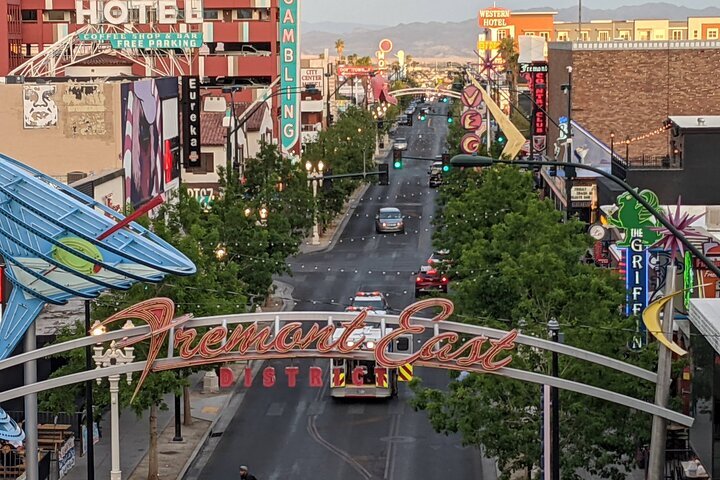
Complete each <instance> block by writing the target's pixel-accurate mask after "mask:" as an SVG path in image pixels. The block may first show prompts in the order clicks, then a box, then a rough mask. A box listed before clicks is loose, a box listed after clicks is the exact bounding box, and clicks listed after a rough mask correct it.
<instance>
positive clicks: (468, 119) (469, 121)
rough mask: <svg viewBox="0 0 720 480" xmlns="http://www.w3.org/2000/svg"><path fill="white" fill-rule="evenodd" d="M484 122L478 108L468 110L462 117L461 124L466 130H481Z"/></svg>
mask: <svg viewBox="0 0 720 480" xmlns="http://www.w3.org/2000/svg"><path fill="white" fill-rule="evenodd" d="M482 124H483V118H482V114H481V113H480V112H478V111H477V110H472V109H470V110H466V111H465V112H464V113H463V114H462V116H461V117H460V125H462V127H463V128H464V129H465V130H470V131H473V132H474V131H475V130H479V129H480V127H481V126H482Z"/></svg>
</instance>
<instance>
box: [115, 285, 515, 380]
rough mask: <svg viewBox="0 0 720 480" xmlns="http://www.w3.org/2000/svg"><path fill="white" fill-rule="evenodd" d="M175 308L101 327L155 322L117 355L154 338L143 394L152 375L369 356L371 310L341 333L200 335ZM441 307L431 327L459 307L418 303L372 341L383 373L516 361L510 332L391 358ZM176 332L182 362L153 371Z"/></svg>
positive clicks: (222, 331) (323, 329) (133, 312)
mask: <svg viewBox="0 0 720 480" xmlns="http://www.w3.org/2000/svg"><path fill="white" fill-rule="evenodd" d="M172 305H173V304H172V301H171V300H169V299H166V298H156V299H152V300H147V301H145V302H141V303H139V304H137V305H134V306H133V307H130V308H128V309H125V310H123V311H121V312H118V313H116V314H115V315H113V316H112V317H110V318H108V319H107V320H105V321H104V322H103V325H108V324H111V323H116V322H120V321H125V320H127V319H133V318H144V319H148V318H149V317H154V318H152V319H151V320H149V321H147V323H148V324H149V325H150V329H151V332H150V334H146V335H141V336H139V337H137V338H130V339H126V340H122V341H119V342H118V348H123V347H125V346H129V345H133V344H135V343H138V342H140V341H143V340H146V339H147V338H150V341H151V343H150V348H149V353H148V357H147V361H146V364H145V369H144V371H143V373H142V375H141V378H140V381H139V382H138V386H137V389H138V390H139V388H140V386H141V385H142V382H143V381H144V379H145V378H146V377H147V375H148V374H149V373H150V372H153V371H163V370H173V369H177V368H183V367H188V366H198V365H208V364H215V363H221V362H231V361H239V360H253V359H279V358H322V357H325V358H339V357H343V358H353V357H357V358H366V355H367V354H368V353H370V352H369V350H368V349H367V346H366V341H365V340H366V337H365V336H364V333H363V332H364V329H365V328H367V327H368V325H367V324H366V323H365V320H366V318H367V312H366V311H362V312H360V313H359V314H358V315H357V317H355V318H354V319H353V320H352V321H349V322H343V324H342V325H341V326H340V327H337V326H336V325H335V324H332V323H327V322H324V323H314V324H312V325H311V326H310V328H309V329H308V328H304V327H307V325H306V324H304V323H303V322H288V323H286V324H285V325H284V326H282V328H278V329H277V330H276V327H274V326H273V325H267V326H264V327H260V326H259V325H258V323H257V322H255V323H251V324H238V325H237V326H236V327H234V328H233V329H229V328H228V327H227V326H225V325H219V326H216V327H212V328H209V329H207V330H206V331H204V332H203V333H200V332H198V330H197V329H195V328H183V327H182V324H183V323H185V322H187V321H189V320H190V319H191V316H190V315H185V316H183V317H180V318H175V319H173V316H174V315H173V311H174V308H173V307H171V306H172ZM437 307H440V308H441V312H440V313H439V314H437V315H436V316H435V317H434V318H433V319H432V321H433V322H442V321H443V320H447V319H448V318H449V317H450V315H451V314H452V312H453V308H454V306H453V303H452V302H451V301H450V300H447V299H442V298H435V299H428V300H422V301H419V302H417V303H414V304H413V305H410V306H409V307H407V308H405V310H403V311H402V313H401V314H400V316H399V320H398V323H399V326H398V328H393V329H388V330H387V333H386V334H385V335H383V336H381V337H380V338H379V339H377V340H376V341H374V346H373V348H372V352H371V355H372V356H373V358H374V360H375V362H376V364H377V367H378V368H380V369H388V368H399V367H401V366H403V365H406V364H413V363H416V362H418V363H419V364H421V365H423V366H429V367H436V368H445V369H453V370H464V369H473V368H475V369H477V368H482V370H484V371H487V372H492V371H496V370H498V369H501V368H503V367H506V366H507V365H509V364H510V363H511V362H512V356H510V355H508V354H507V353H508V352H510V351H512V350H514V348H515V339H516V338H517V336H518V332H517V331H516V330H512V331H510V332H507V333H506V334H505V335H504V336H503V337H501V338H498V339H489V338H487V337H485V336H483V335H479V336H474V337H470V338H467V337H466V336H461V335H460V334H459V333H456V332H443V333H439V334H438V335H435V336H432V337H430V338H429V339H428V340H426V341H424V342H423V343H422V345H421V346H420V347H419V349H417V350H416V351H415V352H414V353H410V354H408V355H397V354H393V352H392V350H393V348H392V345H394V344H395V342H396V341H397V340H398V339H400V338H402V337H407V336H408V335H412V336H420V335H422V334H423V333H424V332H425V329H426V327H425V326H422V325H418V324H416V323H413V321H412V317H413V316H414V315H416V314H417V313H419V312H421V311H423V310H427V309H430V308H437ZM158 312H160V313H158ZM171 329H172V330H173V331H174V335H173V339H172V340H173V342H172V344H173V345H174V348H175V349H176V350H177V352H178V355H179V356H178V357H173V358H171V359H167V360H163V361H162V362H159V363H158V364H157V365H155V361H156V359H157V358H158V355H159V353H160V351H161V350H162V348H161V346H162V345H163V344H164V343H165V339H166V338H167V335H168V334H169V332H170V330H171ZM414 338H419V337H414ZM351 339H352V341H351ZM361 354H364V355H365V356H362V355H361ZM366 359H367V358H366ZM269 372H271V373H265V372H264V373H263V378H264V380H263V384H264V385H266V386H272V385H271V384H274V382H275V373H274V370H271V371H269ZM248 375H249V373H248V372H246V373H245V377H246V378H245V383H246V385H249V382H251V379H250V378H249V377H248ZM286 375H287V376H288V383H289V384H292V385H294V382H295V380H294V378H295V376H296V375H297V370H293V369H290V370H286ZM317 375H318V373H317V371H315V372H313V371H312V370H311V372H310V378H311V380H312V381H313V386H319V385H318V382H317V379H318V377H317ZM291 377H292V379H291ZM313 379H314V380H313ZM136 393H137V390H136Z"/></svg>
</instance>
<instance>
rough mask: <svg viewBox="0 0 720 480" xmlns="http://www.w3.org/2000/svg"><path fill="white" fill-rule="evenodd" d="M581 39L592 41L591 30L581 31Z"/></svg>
mask: <svg viewBox="0 0 720 480" xmlns="http://www.w3.org/2000/svg"><path fill="white" fill-rule="evenodd" d="M580 40H581V41H583V42H589V41H590V32H588V31H587V30H583V31H582V32H581V33H580Z"/></svg>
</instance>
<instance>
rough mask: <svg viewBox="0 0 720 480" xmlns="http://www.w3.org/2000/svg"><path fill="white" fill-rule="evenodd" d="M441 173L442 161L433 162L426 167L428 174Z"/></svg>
mask: <svg viewBox="0 0 720 480" xmlns="http://www.w3.org/2000/svg"><path fill="white" fill-rule="evenodd" d="M441 173H442V162H439V161H438V162H433V163H432V165H430V168H429V169H428V175H431V176H432V175H440V174H441Z"/></svg>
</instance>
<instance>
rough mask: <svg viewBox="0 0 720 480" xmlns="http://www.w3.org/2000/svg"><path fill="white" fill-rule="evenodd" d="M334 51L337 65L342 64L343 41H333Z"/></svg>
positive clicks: (339, 39)
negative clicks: (336, 56)
mask: <svg viewBox="0 0 720 480" xmlns="http://www.w3.org/2000/svg"><path fill="white" fill-rule="evenodd" d="M335 51H336V52H337V54H338V63H342V58H343V52H344V51H345V40H343V39H342V38H338V39H337V40H335Z"/></svg>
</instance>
